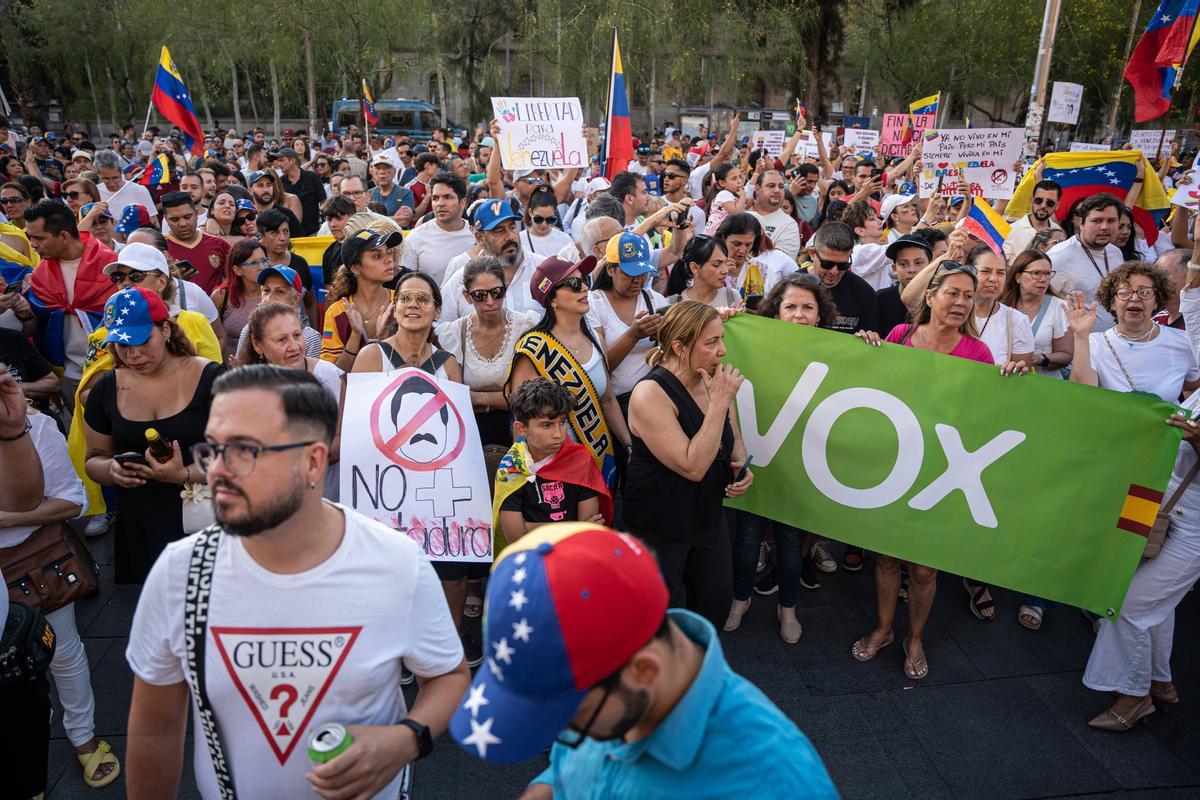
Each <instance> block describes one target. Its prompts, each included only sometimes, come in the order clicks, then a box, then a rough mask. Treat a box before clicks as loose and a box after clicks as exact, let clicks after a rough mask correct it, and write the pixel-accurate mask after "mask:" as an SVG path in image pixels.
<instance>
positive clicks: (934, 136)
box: [921, 128, 941, 142]
mask: <svg viewBox="0 0 1200 800" xmlns="http://www.w3.org/2000/svg"><path fill="white" fill-rule="evenodd" d="M921 138H923V139H924V140H925V141H927V142H936V141H937V140H938V139H939V138H941V134H939V133H938V132H937V129H936V128H935V129H934V130H931V131H925V134H924V136H922V137H921Z"/></svg>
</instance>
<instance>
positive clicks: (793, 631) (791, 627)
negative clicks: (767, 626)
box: [775, 606, 802, 644]
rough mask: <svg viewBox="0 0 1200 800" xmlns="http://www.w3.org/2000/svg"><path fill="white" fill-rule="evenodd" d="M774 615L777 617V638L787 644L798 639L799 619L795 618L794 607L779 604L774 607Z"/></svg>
mask: <svg viewBox="0 0 1200 800" xmlns="http://www.w3.org/2000/svg"><path fill="white" fill-rule="evenodd" d="M775 615H776V616H777V617H779V638H781V639H783V641H784V642H786V643H787V644H795V643H796V642H798V641H800V634H801V632H802V628H801V627H800V620H798V619H796V609H794V608H787V609H785V608H784V607H783V606H779V607H778V608H776V609H775Z"/></svg>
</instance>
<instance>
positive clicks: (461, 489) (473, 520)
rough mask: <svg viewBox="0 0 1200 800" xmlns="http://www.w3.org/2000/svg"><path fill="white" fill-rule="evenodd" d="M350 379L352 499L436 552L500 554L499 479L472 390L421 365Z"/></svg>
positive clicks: (467, 556) (346, 481)
mask: <svg viewBox="0 0 1200 800" xmlns="http://www.w3.org/2000/svg"><path fill="white" fill-rule="evenodd" d="M346 378H347V382H346V402H345V406H344V408H343V409H342V413H343V419H345V420H347V421H348V422H347V424H346V425H345V426H343V428H342V450H341V462H340V465H341V467H340V469H341V500H342V502H343V503H345V504H346V505H348V506H350V507H351V508H353V509H355V510H356V511H358V512H360V513H362V514H366V515H367V516H368V517H370V518H371V519H374V520H378V521H379V522H382V523H384V524H385V525H388V526H389V527H392V528H395V529H396V530H397V531H399V532H400V533H401V534H403V535H406V536H409V537H411V538H412V539H413V540H414V541H416V542H417V544H419V545H421V548H422V549H423V550H424V551H425V553H426V554H427V555H428V556H429V557H430V558H431V559H433V560H434V561H483V562H488V561H491V560H492V509H491V502H492V500H491V490H490V483H491V481H490V479H489V476H488V474H487V470H486V469H485V467H484V465H483V448H482V446H481V445H480V443H479V442H480V440H479V431H478V429H477V428H476V425H475V415H474V414H473V413H472V411H471V393H470V390H469V389H468V388H467V387H466V386H465V385H463V384H461V383H454V382H453V381H439V380H438V379H437V378H436V377H434V376H433V375H430V374H429V373H427V372H424V371H423V370H419V369H414V368H411V367H410V368H406V369H401V370H396V371H394V372H386V373H380V372H375V373H366V372H364V373H357V374H353V375H347V376H346ZM351 420H352V421H353V423H352V424H350V422H349V421H351Z"/></svg>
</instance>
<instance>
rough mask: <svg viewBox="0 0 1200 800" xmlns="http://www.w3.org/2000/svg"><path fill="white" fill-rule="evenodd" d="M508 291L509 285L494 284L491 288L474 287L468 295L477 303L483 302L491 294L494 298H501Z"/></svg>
mask: <svg viewBox="0 0 1200 800" xmlns="http://www.w3.org/2000/svg"><path fill="white" fill-rule="evenodd" d="M507 293H508V287H507V286H493V287H492V288H491V289H472V290H471V291H469V292H467V295H468V296H469V297H470V298H471V299H472V300H474V301H475V302H476V303H482V302H483V301H484V300H486V299H487V298H488V295H491V297H492V299H493V300H501V299H503V298H504V295H505V294H507Z"/></svg>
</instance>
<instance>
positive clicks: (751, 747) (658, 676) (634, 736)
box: [451, 464, 838, 800]
mask: <svg viewBox="0 0 1200 800" xmlns="http://www.w3.org/2000/svg"><path fill="white" fill-rule="evenodd" d="M503 468H504V466H503V464H502V465H501V469H503ZM487 592H488V596H487V603H486V604H485V608H486V609H487V619H486V623H485V630H484V634H485V640H486V646H487V656H488V658H487V669H480V670H479V672H478V673H477V674H476V676H475V680H474V682H473V684H472V686H471V690H470V691H469V692H468V693H467V697H466V699H465V700H464V701H463V703H462V704H461V705H460V706H459V709H458V711H457V712H456V714H455V716H454V719H453V720H452V722H451V732H452V733H453V735H454V737H455V739H457V740H458V742H459V744H460V745H462V746H463V748H465V749H466V750H467V751H468V752H471V753H473V754H475V755H477V756H478V757H480V758H484V759H487V760H489V761H496V762H514V761H521V760H524V759H528V758H531V757H533V756H536V755H538V753H539V752H541V751H542V750H543V749H544V748H545V747H546V745H548V744H550V743H551V742H553V743H554V744H553V747H552V749H551V751H550V766H549V767H548V768H547V769H546V770H545V771H544V772H542V774H540V775H539V776H537V778H535V779H534V781H533V783H531V784H530V785H529V788H528V789H527V790H526V792H525V794H524V795H523V798H524V799H525V800H550V798H568V799H569V800H574V798H588V799H589V800H590V799H592V798H596V799H597V800H598V799H599V798H634V797H638V798H640V797H686V798H688V800H698V799H699V798H714V799H715V798H730V797H739V796H741V797H747V798H748V797H788V798H797V799H801V798H836V797H837V796H838V795H837V790H836V789H835V788H834V786H833V783H832V782H831V781H830V779H829V775H828V773H827V772H826V771H825V767H824V765H823V764H822V762H821V759H820V756H818V755H817V753H816V751H815V750H814V749H813V747H812V745H811V744H810V743H809V741H808V739H807V738H806V737H805V736H804V734H802V733H801V732H800V731H799V730H798V729H797V728H796V726H795V725H794V724H793V723H792V722H791V721H790V720H789V719H788V718H787V717H786V716H784V715H783V713H782V712H780V711H779V709H777V708H776V707H775V706H774V705H773V704H772V703H771V701H770V700H768V699H767V698H766V696H765V695H763V693H762V692H761V691H759V690H758V689H757V688H756V687H755V686H754V685H753V684H751V683H750V682H749V681H747V680H746V679H745V678H742V677H741V676H739V675H737V674H736V673H735V672H733V670H731V669H730V668H729V665H728V664H727V663H726V661H725V657H724V654H723V653H722V651H721V645H720V643H719V642H718V641H717V632H716V630H715V629H714V628H713V626H712V625H711V624H710V623H708V622H707V621H706V620H704V619H703V618H701V617H699V616H697V615H696V614H693V613H691V612H689V611H684V610H682V609H671V610H670V611H668V610H667V591H666V586H665V584H664V583H663V580H662V576H661V573H660V572H659V570H658V565H657V564H656V562H655V561H654V557H653V556H652V555H651V554H650V552H649V550H648V549H647V548H646V547H645V545H643V544H642V543H641V542H640V541H638V540H637V539H636V538H634V537H632V536H629V535H627V534H620V533H615V532H613V531H611V530H609V529H607V528H604V527H603V526H600V525H597V524H594V523H582V522H581V523H555V524H551V525H545V526H542V527H540V528H537V529H536V530H534V531H531V532H530V533H528V534H526V535H525V536H523V537H522V538H521V539H520V540H518V541H517V542H515V543H514V544H512V545H510V546H509V547H508V548H506V549H505V550H504V551H503V553H502V554H501V556H500V557H499V559H498V560H497V561H496V564H495V566H494V567H493V570H492V577H491V580H490V581H489V584H488V590H487Z"/></svg>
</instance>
